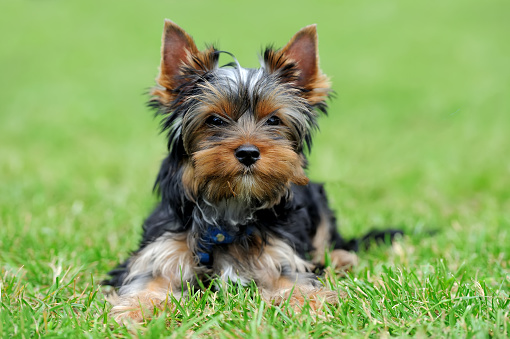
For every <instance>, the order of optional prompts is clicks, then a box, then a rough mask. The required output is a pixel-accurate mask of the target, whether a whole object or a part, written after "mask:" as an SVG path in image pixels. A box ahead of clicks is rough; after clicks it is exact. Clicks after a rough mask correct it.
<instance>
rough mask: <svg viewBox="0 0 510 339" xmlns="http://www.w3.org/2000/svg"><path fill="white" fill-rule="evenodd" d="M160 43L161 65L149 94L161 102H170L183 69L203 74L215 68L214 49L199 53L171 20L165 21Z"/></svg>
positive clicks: (189, 39)
mask: <svg viewBox="0 0 510 339" xmlns="http://www.w3.org/2000/svg"><path fill="white" fill-rule="evenodd" d="M161 40H162V42H161V65H160V68H159V74H158V76H157V77H156V82H157V84H158V85H159V87H155V88H154V89H153V90H152V92H151V94H152V95H155V96H159V97H160V100H161V101H162V102H170V101H171V100H172V99H173V97H174V93H172V91H173V90H174V89H176V88H178V87H179V85H180V84H181V83H182V79H181V78H180V76H181V75H182V70H183V68H184V67H190V68H191V69H195V70H197V71H199V72H205V71H207V70H211V69H213V68H214V67H216V61H215V58H214V56H213V52H214V48H212V47H210V48H207V49H206V50H204V51H199V50H198V48H197V46H196V44H195V42H194V41H193V38H192V37H191V36H190V35H189V34H188V33H186V31H184V30H183V29H182V28H181V27H179V26H178V25H177V24H176V23H174V22H173V21H171V20H168V19H165V27H164V29H163V37H162V39H161Z"/></svg>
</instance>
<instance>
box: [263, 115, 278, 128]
mask: <svg viewBox="0 0 510 339" xmlns="http://www.w3.org/2000/svg"><path fill="white" fill-rule="evenodd" d="M281 122H282V121H281V120H280V118H278V117H277V116H274V115H273V116H272V117H270V118H269V119H267V121H266V124H267V125H269V126H278V125H279V124H281Z"/></svg>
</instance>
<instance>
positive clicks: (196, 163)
mask: <svg viewBox="0 0 510 339" xmlns="http://www.w3.org/2000/svg"><path fill="white" fill-rule="evenodd" d="M257 146H258V148H259V149H260V152H261V157H260V160H258V161H257V162H256V163H254V164H252V165H251V166H249V167H248V166H244V165H243V164H241V163H240V162H239V161H238V160H237V159H236V158H235V156H234V152H233V150H235V148H236V147H237V145H235V144H230V143H229V142H222V143H221V144H220V145H216V146H214V147H209V148H205V149H202V150H199V151H197V152H195V153H193V155H192V157H191V161H188V162H187V164H186V165H185V169H184V172H183V184H184V186H185V187H186V188H187V191H188V193H189V195H190V196H192V197H193V198H195V199H196V198H201V199H204V200H206V201H207V202H209V203H211V204H219V203H220V202H222V201H225V200H231V201H232V200H235V201H237V202H239V203H242V204H243V205H246V206H249V207H251V208H259V207H263V208H268V207H271V206H273V205H275V204H277V203H278V202H280V200H281V198H282V197H283V196H285V195H286V194H288V191H289V188H290V185H291V184H292V183H295V184H297V185H305V184H307V183H308V178H307V177H306V175H305V173H304V170H303V165H304V159H303V156H302V155H300V154H298V153H296V152H295V151H294V150H293V149H292V148H291V147H290V146H289V145H286V144H283V143H279V142H278V141H271V142H266V143H263V142H262V143H258V144H257Z"/></svg>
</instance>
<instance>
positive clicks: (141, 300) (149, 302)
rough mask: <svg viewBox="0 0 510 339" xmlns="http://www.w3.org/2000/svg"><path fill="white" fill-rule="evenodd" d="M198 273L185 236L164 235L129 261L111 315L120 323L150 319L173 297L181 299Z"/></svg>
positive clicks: (112, 300)
mask: <svg viewBox="0 0 510 339" xmlns="http://www.w3.org/2000/svg"><path fill="white" fill-rule="evenodd" d="M195 273H196V265H195V262H194V259H193V256H192V253H191V251H190V249H189V247H188V244H187V241H186V238H185V236H183V235H175V234H170V233H167V234H164V235H163V236H161V237H159V238H158V239H156V240H155V241H154V242H152V243H150V244H148V245H147V246H145V247H144V248H143V249H142V250H141V251H139V252H138V253H136V254H135V255H134V256H133V257H132V258H131V259H130V262H129V264H128V267H127V276H126V278H125V279H124V281H123V284H122V286H121V287H120V289H119V291H118V295H117V296H114V297H112V298H110V299H111V302H112V304H113V308H112V310H111V312H110V314H111V316H113V317H114V319H115V320H116V321H117V322H119V323H120V322H125V321H134V322H141V321H142V320H143V318H145V317H148V318H150V317H151V316H152V315H153V312H154V309H155V308H159V309H163V308H165V307H166V306H167V303H169V296H170V295H173V296H174V297H176V298H179V297H180V296H181V295H182V294H183V289H184V288H185V287H186V283H187V282H191V283H193V281H194V279H195Z"/></svg>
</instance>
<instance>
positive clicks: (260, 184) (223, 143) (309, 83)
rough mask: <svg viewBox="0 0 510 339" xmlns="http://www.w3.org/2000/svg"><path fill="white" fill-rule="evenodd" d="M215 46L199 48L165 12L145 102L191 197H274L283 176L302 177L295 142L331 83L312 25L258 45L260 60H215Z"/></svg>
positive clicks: (256, 200) (302, 138)
mask: <svg viewBox="0 0 510 339" xmlns="http://www.w3.org/2000/svg"><path fill="white" fill-rule="evenodd" d="M220 53H222V52H220V51H217V50H216V49H215V48H213V47H209V48H207V49H205V50H203V51H199V50H198V49H197V47H196V45H195V43H194V41H193V39H192V38H191V37H190V36H189V35H188V34H187V33H186V32H185V31H184V30H183V29H181V28H180V27H179V26H177V25H176V24H175V23H173V22H171V21H169V20H166V21H165V29H164V32H163V46H162V60H161V68H160V73H159V75H158V77H157V79H156V81H157V83H158V86H157V87H155V88H154V89H153V90H152V92H151V94H152V95H153V99H152V100H151V105H152V106H155V107H156V108H157V109H158V112H159V113H161V114H163V115H164V117H165V118H164V120H163V126H164V128H165V129H168V131H169V133H168V135H169V148H170V151H171V152H173V153H174V155H175V158H176V161H178V162H179V165H178V166H179V169H180V170H179V173H180V174H181V175H182V186H183V187H184V189H185V192H186V195H187V196H188V198H189V199H191V200H196V199H198V198H200V199H204V200H205V201H207V202H209V203H211V204H216V203H219V202H221V201H222V200H227V199H232V198H233V199H239V200H242V201H244V202H247V203H249V204H253V205H259V206H271V205H274V204H275V203H277V202H278V201H280V199H281V197H282V196H284V195H285V194H286V193H287V192H288V190H289V187H290V185H291V183H294V184H297V185H304V184H307V183H308V178H307V177H306V175H305V172H304V167H305V166H306V159H305V156H304V154H303V151H304V148H305V147H308V148H309V147H310V145H311V133H312V131H313V129H314V128H315V127H316V118H317V110H320V111H323V112H325V109H326V104H325V100H326V98H327V97H328V94H329V92H330V85H329V81H328V79H327V77H326V76H325V75H324V74H322V72H321V71H320V69H319V57H318V53H317V32H316V27H315V25H311V26H307V27H305V28H303V29H301V30H300V31H299V32H298V33H296V34H295V35H294V37H292V39H291V40H290V42H289V43H288V44H287V45H286V46H285V47H283V48H282V49H280V50H273V49H271V48H268V49H266V50H265V52H264V54H263V58H262V61H261V67H260V68H259V69H246V68H242V67H241V66H240V65H239V64H238V63H237V61H235V63H232V64H230V65H229V66H228V67H218V57H219V54H220Z"/></svg>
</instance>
